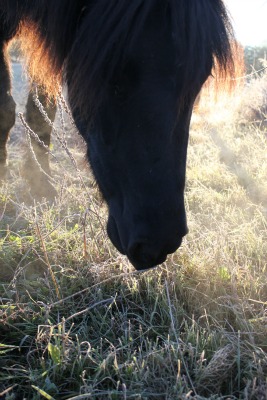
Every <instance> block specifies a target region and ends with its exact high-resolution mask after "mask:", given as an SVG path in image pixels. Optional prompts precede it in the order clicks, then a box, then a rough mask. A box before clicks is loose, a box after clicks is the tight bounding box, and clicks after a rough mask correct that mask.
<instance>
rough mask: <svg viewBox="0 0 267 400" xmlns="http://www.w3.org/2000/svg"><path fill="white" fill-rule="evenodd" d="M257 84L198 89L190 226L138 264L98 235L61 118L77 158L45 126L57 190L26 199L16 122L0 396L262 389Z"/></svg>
mask: <svg viewBox="0 0 267 400" xmlns="http://www.w3.org/2000/svg"><path fill="white" fill-rule="evenodd" d="M14 68H15V69H14V80H15V93H14V94H15V97H16V98H17V102H19V103H20V111H21V110H23V101H22V100H23V98H24V95H23V96H22V93H24V92H23V90H21V88H18V86H17V85H18V83H19V82H20V80H19V79H18V77H19V75H20V73H17V72H18V70H19V68H20V66H19V65H16V66H14ZM266 82H267V75H262V76H261V77H258V78H257V80H254V79H252V81H251V82H250V84H249V85H247V86H245V85H240V87H239V88H238V89H237V90H236V91H235V92H234V94H232V95H231V96H230V97H229V95H228V97H223V96H222V97H220V98H219V99H217V103H215V102H214V99H213V98H212V97H209V94H208V93H207V92H206V93H204V94H203V95H202V99H201V103H200V104H199V106H198V109H197V110H196V112H195V113H194V116H193V119H192V126H191V134H190V143H189V153H188V167H187V184H186V207H187V215H188V225H189V230H190V232H189V234H188V235H187V237H186V238H185V240H184V242H183V245H182V247H181V248H180V249H179V250H178V251H177V252H176V253H175V254H173V255H172V256H169V258H168V261H167V262H166V263H164V264H163V265H162V266H159V267H157V268H156V269H154V270H152V271H147V272H141V273H140V272H136V271H134V270H133V268H132V267H131V265H130V264H129V262H128V261H127V259H126V258H125V257H123V256H121V255H120V254H119V253H117V251H116V250H115V249H114V248H113V246H112V245H111V244H110V242H109V240H108V238H107V235H106V232H105V221H106V208H105V204H104V203H103V200H102V198H101V196H100V195H99V193H98V190H97V188H96V185H95V182H94V179H93V177H92V175H91V173H90V171H89V169H88V167H87V166H86V163H85V161H84V152H85V151H84V146H83V143H82V142H81V141H80V140H79V139H78V136H77V134H76V133H75V132H74V130H73V129H72V128H69V125H68V128H66V137H67V151H71V153H72V154H73V156H74V157H75V159H76V160H77V167H76V166H75V165H73V160H72V159H71V158H70V157H69V155H68V154H66V153H67V152H66V148H65V149H64V148H62V147H61V146H60V145H59V143H58V140H57V139H56V138H54V139H53V145H52V146H51V150H52V152H53V153H54V155H55V159H52V160H51V162H52V171H53V179H54V180H53V182H52V183H53V185H54V186H55V188H56V189H57V193H58V196H57V198H56V200H55V201H54V202H51V201H50V202H48V201H46V200H45V199H43V200H42V201H38V202H37V201H35V200H34V199H33V198H32V196H31V192H30V190H29V188H28V186H27V183H26V182H25V181H24V180H23V178H22V177H21V173H20V171H21V161H22V160H23V151H24V149H25V138H24V136H23V135H24V129H23V128H22V126H21V124H19V123H18V124H17V125H16V127H15V129H14V131H13V132H12V136H11V141H10V144H9V163H10V176H9V178H8V180H7V181H6V182H5V183H3V184H2V186H1V188H0V267H1V268H0V366H1V367H0V396H1V394H2V396H3V397H4V398H6V399H23V398H25V399H39V398H46V399H53V398H54V399H91V398H92V399H190V398H192V399H193V398H194V399H199V400H200V399H210V400H211V399H255V400H261V399H262V400H263V399H266V398H267V385H266V376H267V355H266V351H267V339H266V338H267V331H266V321H267V317H266V304H267V283H266V267H267V179H266V177H267V159H266V144H267V130H266V114H265V109H264V101H265V100H266V99H265V100H264V95H265V93H266V87H267V85H266ZM255 88H256V89H255ZM16 93H17V95H18V96H16ZM21 96H22V97H23V98H22V97H21ZM65 118H66V120H67V117H66V116H65ZM57 124H58V125H57V126H59V125H60V123H59V122H58V123H57ZM58 132H59V135H62V132H61V130H60V128H58ZM60 137H61V136H60Z"/></svg>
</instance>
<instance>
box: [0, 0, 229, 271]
mask: <svg viewBox="0 0 267 400" xmlns="http://www.w3.org/2000/svg"><path fill="white" fill-rule="evenodd" d="M18 34H20V35H21V40H22V43H23V46H24V50H25V52H26V54H27V56H28V65H29V70H30V73H31V75H32V79H33V80H34V81H36V82H38V83H39V84H42V85H44V86H45V87H46V89H47V90H51V89H52V90H53V89H54V88H56V87H57V83H58V81H59V80H61V79H62V77H63V79H64V82H65V84H66V85H67V87H68V99H69V104H70V108H71V111H72V114H73V117H74V120H75V123H76V125H77V127H78V130H79V132H80V133H81V135H82V136H83V138H84V139H85V141H86V143H87V144H88V159H89V161H90V164H91V166H92V169H93V172H94V175H95V178H96V180H97V182H98V185H99V188H100V190H101V192H102V194H103V196H104V199H105V200H106V202H107V204H108V208H109V218H108V224H107V231H108V235H109V237H110V239H111V241H112V242H113V244H114V245H115V246H116V247H117V249H118V250H119V251H120V252H121V253H123V254H126V255H127V256H128V258H129V259H130V261H131V262H132V264H133V265H134V266H135V267H136V268H137V269H143V268H149V267H153V266H156V265H157V264H160V263H162V262H163V261H164V260H165V259H166V256H167V255H168V254H170V253H173V252H174V251H175V250H176V249H177V248H178V247H179V246H180V244H181V241H182V238H183V236H184V235H185V234H186V233H187V225H186V214H185V206H184V186H185V169H186V153H187V144H188V133H189V124H190V118H191V113H192V107H193V103H194V100H195V98H196V96H197V94H198V93H199V91H200V89H201V87H202V85H203V83H204V82H205V81H206V79H207V78H208V76H209V75H210V74H211V71H212V69H213V68H214V69H215V70H217V73H218V72H221V75H223V74H226V73H227V72H228V71H232V70H233V55H232V50H231V42H232V40H233V33H232V29H231V24H230V22H229V19H228V16H227V12H226V9H225V6H224V4H223V2H222V0H131V1H129V0H76V1H73V0H58V1H54V0H31V1H28V0H1V2H0V85H1V93H0V117H1V120H0V163H1V164H0V168H2V169H3V168H4V166H5V163H6V141H7V136H8V132H9V130H10V129H11V127H12V125H13V124H14V119H15V104H14V101H13V99H12V97H11V93H10V91H11V87H10V76H9V68H8V62H7V54H6V48H7V44H8V42H9V41H10V40H11V39H12V38H13V37H15V36H16V35H18ZM47 135H49V133H48V134H47ZM46 140H49V139H47V138H46ZM36 168H37V167H36Z"/></svg>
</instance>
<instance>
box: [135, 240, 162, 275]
mask: <svg viewBox="0 0 267 400" xmlns="http://www.w3.org/2000/svg"><path fill="white" fill-rule="evenodd" d="M127 256H128V258H129V260H130V261H131V263H132V264H133V266H134V267H135V268H136V269H148V268H152V267H156V266H157V265H158V264H162V263H163V262H164V261H165V260H166V257H167V253H166V254H165V253H164V254H162V253H161V254H158V252H157V249H156V248H154V247H153V246H152V245H151V244H149V243H148V242H147V241H137V242H135V243H133V244H132V245H131V246H130V247H129V249H128V251H127Z"/></svg>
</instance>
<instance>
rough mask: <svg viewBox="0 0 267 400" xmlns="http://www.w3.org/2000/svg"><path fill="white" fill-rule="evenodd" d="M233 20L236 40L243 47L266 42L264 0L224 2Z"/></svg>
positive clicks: (266, 4) (265, 3)
mask: <svg viewBox="0 0 267 400" xmlns="http://www.w3.org/2000/svg"><path fill="white" fill-rule="evenodd" d="M225 3H226V5H227V7H228V10H229V11H230V13H231V15H232V18H233V25H234V29H235V33H236V36H237V39H238V40H239V41H240V42H241V43H242V44H243V45H254V46H255V45H262V44H264V43H266V42H267V29H266V18H267V1H266V0H225Z"/></svg>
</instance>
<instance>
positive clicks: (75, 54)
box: [19, 0, 235, 118]
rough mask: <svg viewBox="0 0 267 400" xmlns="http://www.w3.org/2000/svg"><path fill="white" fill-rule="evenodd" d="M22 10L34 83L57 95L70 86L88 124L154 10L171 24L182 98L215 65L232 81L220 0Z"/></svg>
mask: <svg viewBox="0 0 267 400" xmlns="http://www.w3.org/2000/svg"><path fill="white" fill-rule="evenodd" d="M20 2H21V3H24V6H21V10H20V13H21V25H20V30H19V36H20V38H21V43H22V47H23V51H24V53H25V55H26V60H27V65H28V69H29V73H30V76H31V77H32V79H33V80H34V81H35V82H37V83H38V84H40V85H42V86H44V87H45V88H46V90H47V91H48V92H49V93H50V94H52V95H55V94H56V92H57V90H58V84H59V83H61V82H62V80H64V79H68V80H71V93H69V95H70V96H71V98H72V103H73V104H75V107H76V108H77V109H78V110H80V112H81V113H83V114H85V115H86V117H87V118H89V116H90V115H93V113H94V111H95V110H96V109H97V107H98V106H99V105H100V104H101V101H102V99H103V96H104V94H105V91H106V89H107V85H108V83H109V81H110V79H111V78H112V77H113V75H114V73H115V71H116V68H117V67H118V65H123V63H124V62H126V60H127V54H128V53H130V49H131V46H132V45H133V44H134V43H135V42H136V41H137V40H138V37H139V35H140V33H141V31H142V28H143V26H144V24H145V23H146V20H147V18H148V17H149V15H150V13H151V12H152V11H153V9H154V7H155V6H160V7H162V13H165V14H166V16H167V13H169V14H168V15H169V16H171V24H172V33H173V38H174V40H175V42H176V47H177V56H179V57H180V58H181V61H182V63H183V65H184V71H185V75H184V77H183V80H184V83H183V88H182V93H181V97H182V96H186V95H187V94H188V93H190V92H191V91H193V89H194V85H195V83H196V82H198V81H200V77H201V76H203V74H204V73H205V69H206V67H207V63H208V62H209V60H210V59H212V66H213V74H215V75H216V78H217V79H220V80H221V79H225V78H226V77H228V76H232V77H234V74H235V67H234V48H235V44H234V43H235V40H234V33H233V30H232V26H231V22H230V19H229V17H228V14H227V10H226V8H225V5H224V3H223V1H222V0H165V1H162V0H135V1H132V2H129V1H128V0H114V1H111V0H98V1H96V0H75V1H73V0H60V2H55V1H53V0H35V1H34V3H35V4H34V5H33V4H29V3H32V2H27V1H21V0H20ZM167 22H168V21H167V20H166V23H167ZM168 23H169V22H168ZM179 60H180V59H179ZM81 88H82V90H81Z"/></svg>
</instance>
